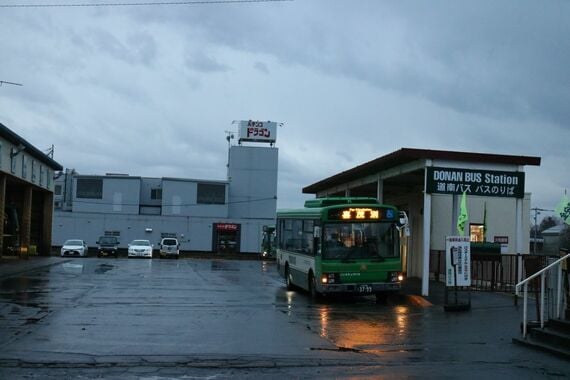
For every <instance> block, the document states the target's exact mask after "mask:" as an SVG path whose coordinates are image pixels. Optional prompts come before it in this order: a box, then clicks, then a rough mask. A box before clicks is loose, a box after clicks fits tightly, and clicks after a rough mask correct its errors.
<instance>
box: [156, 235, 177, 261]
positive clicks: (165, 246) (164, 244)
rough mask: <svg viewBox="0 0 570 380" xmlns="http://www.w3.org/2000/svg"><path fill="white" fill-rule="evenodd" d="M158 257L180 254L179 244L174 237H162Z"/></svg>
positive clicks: (175, 256)
mask: <svg viewBox="0 0 570 380" xmlns="http://www.w3.org/2000/svg"><path fill="white" fill-rule="evenodd" d="M159 250H160V251H159V252H160V257H161V258H162V257H174V258H178V256H180V244H179V243H178V239H176V238H163V239H162V240H161V241H160V246H159Z"/></svg>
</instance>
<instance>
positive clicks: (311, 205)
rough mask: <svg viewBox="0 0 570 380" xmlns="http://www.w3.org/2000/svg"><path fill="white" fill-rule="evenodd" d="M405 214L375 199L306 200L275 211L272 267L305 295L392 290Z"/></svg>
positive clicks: (397, 284) (397, 283)
mask: <svg viewBox="0 0 570 380" xmlns="http://www.w3.org/2000/svg"><path fill="white" fill-rule="evenodd" d="M406 223H407V218H406V217H405V214H403V213H402V214H401V213H399V212H398V210H397V209H396V208H395V207H393V206H387V205H382V204H380V203H379V202H378V201H377V200H376V199H375V198H367V197H328V198H317V199H311V200H307V201H306V202H305V207H304V208H301V209H291V210H279V211H278V212H277V258H276V260H277V268H278V271H279V273H280V274H281V275H282V276H283V277H284V278H285V283H286V285H287V288H288V289H292V288H294V287H298V288H302V289H305V290H307V291H308V292H309V293H310V294H311V296H313V297H314V296H317V295H319V294H331V293H353V294H363V295H365V294H375V295H376V296H377V297H378V298H381V297H384V296H385V295H386V294H388V293H390V292H397V291H399V290H400V288H401V282H402V280H403V275H402V260H401V257H400V233H399V231H400V227H402V226H404V225H405V224H406Z"/></svg>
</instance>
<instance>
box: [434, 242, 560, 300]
mask: <svg viewBox="0 0 570 380" xmlns="http://www.w3.org/2000/svg"><path fill="white" fill-rule="evenodd" d="M552 258H554V259H557V258H558V257H552V256H543V255H526V254H525V255H521V254H482V253H473V254H471V289H472V290H479V291H492V292H494V291H497V292H507V293H514V292H515V285H516V284H517V283H518V282H519V281H520V280H521V279H519V278H518V272H519V266H521V265H522V278H527V277H529V276H530V275H532V274H534V273H536V272H538V271H539V270H540V269H542V268H544V267H546V266H547V265H548V264H549V260H551V259H552ZM430 273H431V274H432V275H433V279H435V280H436V281H441V282H445V251H431V252H430ZM539 290H540V283H539V282H532V283H530V284H529V291H532V292H538V291H539Z"/></svg>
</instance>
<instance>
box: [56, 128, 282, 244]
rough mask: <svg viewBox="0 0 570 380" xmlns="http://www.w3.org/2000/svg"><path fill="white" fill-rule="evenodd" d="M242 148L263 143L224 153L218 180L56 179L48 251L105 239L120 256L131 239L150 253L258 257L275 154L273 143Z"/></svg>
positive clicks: (273, 189) (272, 201) (270, 208)
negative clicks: (164, 247)
mask: <svg viewBox="0 0 570 380" xmlns="http://www.w3.org/2000/svg"><path fill="white" fill-rule="evenodd" d="M265 124H267V123H265ZM272 124H274V123H272ZM273 135H274V133H273ZM242 141H257V142H264V141H259V140H248V139H247V138H243V136H242V138H240V145H234V146H231V147H229V155H228V160H229V162H228V178H227V179H224V180H210V179H209V180H202V179H189V178H147V177H136V176H130V175H125V174H106V175H80V174H77V173H76V172H75V171H73V170H66V171H65V172H64V173H62V174H61V175H60V176H59V177H58V178H57V179H56V187H55V194H56V195H55V206H56V207H55V214H54V223H53V245H54V246H60V245H62V244H63V242H64V241H65V240H66V239H71V238H76V239H83V240H85V241H86V242H87V244H88V245H89V246H95V245H96V241H97V240H98V238H99V237H100V236H103V235H112V236H117V237H118V238H119V241H120V243H121V244H120V247H121V248H125V247H126V246H127V244H128V243H129V242H130V241H132V240H134V239H148V240H150V241H151V243H153V244H155V245H156V244H157V243H158V242H159V241H160V239H161V238H162V237H177V238H178V239H179V241H180V243H181V246H180V249H181V250H182V251H188V252H236V253H239V252H242V253H257V252H259V251H260V247H261V239H262V234H263V226H265V225H272V224H274V223H275V213H276V207H277V166H278V149H277V148H276V147H273V142H274V141H275V140H274V137H273V140H272V141H271V145H270V146H259V145H257V146H253V145H249V146H245V145H241V142H242Z"/></svg>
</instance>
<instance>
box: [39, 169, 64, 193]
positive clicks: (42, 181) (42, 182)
mask: <svg viewBox="0 0 570 380" xmlns="http://www.w3.org/2000/svg"><path fill="white" fill-rule="evenodd" d="M43 185H44V167H43V165H40V186H43ZM60 192H61V191H60Z"/></svg>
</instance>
